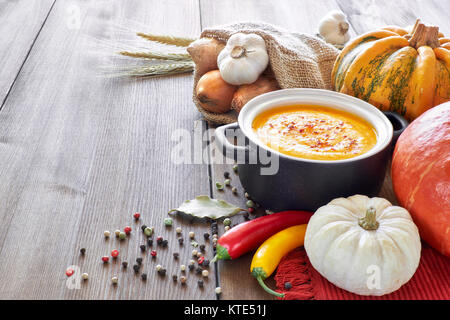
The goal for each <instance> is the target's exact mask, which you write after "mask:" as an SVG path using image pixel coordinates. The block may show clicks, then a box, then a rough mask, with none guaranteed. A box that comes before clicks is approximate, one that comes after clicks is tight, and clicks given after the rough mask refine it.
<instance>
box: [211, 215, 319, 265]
mask: <svg viewBox="0 0 450 320" xmlns="http://www.w3.org/2000/svg"><path fill="white" fill-rule="evenodd" d="M311 216H312V212H308V211H282V212H278V213H273V214H271V215H267V216H263V217H259V218H256V219H253V220H251V221H247V222H243V223H241V224H238V225H237V226H235V227H234V228H232V229H230V230H229V231H227V232H226V233H225V234H224V235H222V236H221V237H220V238H219V240H218V241H217V247H216V252H217V253H216V256H215V257H214V259H213V260H212V261H211V262H214V261H216V260H218V259H220V260H230V259H236V258H238V257H240V256H241V255H243V254H244V253H247V252H249V251H250V250H253V249H255V248H257V247H258V246H259V245H260V244H261V243H263V242H264V241H265V240H266V239H268V238H269V237H270V236H272V235H274V234H275V233H277V232H279V231H281V230H283V229H286V228H289V227H292V226H295V225H299V224H305V223H308V221H309V219H310V218H311Z"/></svg>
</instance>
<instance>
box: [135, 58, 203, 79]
mask: <svg viewBox="0 0 450 320" xmlns="http://www.w3.org/2000/svg"><path fill="white" fill-rule="evenodd" d="M193 70H194V63H193V62H191V61H186V62H177V63H170V64H158V65H153V66H148V67H141V68H137V69H134V70H132V71H130V72H129V75H131V76H139V77H155V76H169V75H174V74H180V73H188V72H192V71H193Z"/></svg>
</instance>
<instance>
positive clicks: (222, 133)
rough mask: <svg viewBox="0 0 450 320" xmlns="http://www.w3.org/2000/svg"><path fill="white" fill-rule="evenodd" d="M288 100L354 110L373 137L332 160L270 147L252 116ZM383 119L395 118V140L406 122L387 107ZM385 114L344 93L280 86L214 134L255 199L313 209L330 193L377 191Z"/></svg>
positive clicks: (388, 140)
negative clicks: (368, 145)
mask: <svg viewBox="0 0 450 320" xmlns="http://www.w3.org/2000/svg"><path fill="white" fill-rule="evenodd" d="M294 104H304V105H306V104H308V105H321V106H327V107H332V108H335V109H339V110H345V111H347V112H350V113H352V114H355V115H358V116H359V117H361V118H363V119H365V120H367V121H368V122H369V123H370V124H372V126H373V127H374V128H375V130H376V132H377V143H376V145H375V146H374V147H373V148H372V149H371V150H369V151H368V152H366V153H364V154H362V155H360V156H357V157H354V158H351V159H344V160H335V161H324V160H309V159H302V158H297V157H292V156H288V155H285V154H282V153H279V152H278V151H276V150H273V149H270V148H269V147H267V146H266V145H264V144H263V143H262V142H261V141H259V139H258V138H257V136H256V134H255V132H254V130H253V129H252V123H253V119H254V118H255V117H256V116H257V115H258V114H259V113H261V112H263V111H266V110H269V109H272V108H277V107H280V106H286V105H294ZM389 119H392V121H396V130H395V141H396V138H398V136H399V135H400V133H401V132H402V131H403V130H404V129H405V128H406V126H407V122H406V121H405V120H404V119H403V118H402V117H401V116H399V115H397V114H395V113H389ZM389 119H388V117H386V116H385V115H384V114H383V113H382V112H381V111H380V110H378V109H377V108H375V107H374V106H372V105H370V104H369V103H366V102H364V101H362V100H360V99H357V98H354V97H351V96H348V95H345V94H341V93H337V92H333V91H327V90H319V89H284V90H278V91H274V92H270V93H267V94H263V95H260V96H258V97H256V98H254V99H252V100H251V101H249V102H248V103H247V104H246V105H245V106H244V108H243V109H242V110H241V112H240V114H239V119H238V122H237V123H232V124H229V125H225V126H221V127H219V128H217V129H216V135H215V136H216V139H215V140H216V144H217V146H218V147H219V150H221V151H222V152H223V153H224V155H225V156H227V157H229V158H233V159H234V160H235V161H236V162H237V163H238V170H239V171H238V172H239V179H240V181H241V183H242V186H243V187H244V189H245V190H246V191H247V192H248V193H249V194H250V196H251V197H252V199H254V200H255V201H256V202H257V203H259V204H261V205H262V206H263V207H264V208H266V209H270V210H272V211H281V210H290V209H292V210H295V209H297V210H312V211H314V210H316V209H317V208H319V207H320V206H322V205H325V204H327V203H328V202H329V201H331V200H332V199H334V198H338V197H348V196H351V195H355V194H364V195H367V196H375V195H377V194H378V193H379V191H380V189H381V186H382V184H383V181H384V177H385V173H386V166H387V163H388V160H389V158H390V155H391V151H392V145H393V143H394V139H393V137H394V130H393V125H392V124H391V122H390V120H389ZM231 137H234V138H235V139H236V138H237V140H241V143H240V144H241V145H240V146H239V145H235V144H232V143H230V142H229V138H231Z"/></svg>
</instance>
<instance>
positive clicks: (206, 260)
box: [202, 259, 210, 268]
mask: <svg viewBox="0 0 450 320" xmlns="http://www.w3.org/2000/svg"><path fill="white" fill-rule="evenodd" d="M209 263H210V262H209V260H208V259H205V260H203V263H202V266H204V267H205V268H207V267H209Z"/></svg>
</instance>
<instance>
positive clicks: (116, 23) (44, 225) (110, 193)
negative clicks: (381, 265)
mask: <svg viewBox="0 0 450 320" xmlns="http://www.w3.org/2000/svg"><path fill="white" fill-rule="evenodd" d="M332 9H340V10H342V11H344V12H345V13H346V14H347V15H348V18H349V21H350V23H351V34H352V35H355V34H360V33H362V32H366V31H368V30H371V29H373V28H376V27H379V26H382V25H385V24H398V25H408V24H412V23H414V21H415V19H416V18H417V17H421V18H423V19H424V20H425V21H429V22H432V23H434V24H437V25H439V26H440V27H441V29H442V31H443V32H444V33H447V34H450V22H449V20H448V12H449V9H450V5H449V2H448V1H438V0H435V1H432V0H429V1H420V0H409V1H399V0H397V1H395V2H392V1H388V0H382V1H378V0H377V1H371V0H365V1H361V0H358V1H356V0H354V1H353V0H350V1H349V0H307V1H295V0H282V1H257V0H247V1H238V0H226V1H220V2H219V1H208V0H185V1H175V0H169V1H156V0H149V1H147V0H146V1H139V0H128V1H118V0H115V1H106V0H85V1H81V0H78V1H77V0H67V1H61V0H15V1H0V21H1V22H2V23H0V43H1V46H0V64H1V65H0V102H1V105H0V221H1V223H0V299H215V298H216V295H215V294H214V288H215V287H216V286H217V285H220V286H221V287H222V289H223V294H222V295H221V298H223V299H270V298H271V297H270V296H268V295H267V294H265V292H264V291H263V290H261V289H260V288H259V286H258V285H257V283H256V281H254V279H253V278H252V277H251V275H250V274H249V270H248V268H249V263H250V260H251V255H246V256H245V257H243V258H242V259H240V260H238V261H233V262H220V263H218V264H217V265H216V266H211V268H210V273H211V275H210V277H209V279H208V280H207V281H206V282H205V287H204V289H201V290H200V289H198V288H197V284H196V281H197V280H198V279H199V278H198V277H197V276H195V275H194V274H192V273H188V284H187V286H181V285H180V284H179V283H174V282H173V281H172V280H171V275H172V274H178V276H180V272H179V271H178V268H179V265H180V264H182V263H183V264H187V262H188V261H189V260H190V259H191V250H192V247H191V246H190V245H189V242H190V241H189V239H188V237H187V233H188V232H189V231H195V232H196V235H197V239H196V240H197V241H198V242H199V243H203V242H204V241H203V239H202V234H203V233H204V232H208V231H209V230H210V229H209V226H208V225H207V224H202V223H189V222H187V221H183V220H179V219H175V226H174V227H173V228H172V229H166V228H165V227H164V226H163V220H164V218H165V217H166V216H167V211H168V210H169V209H171V208H173V207H176V206H178V205H179V204H180V203H181V202H182V201H184V200H186V199H190V198H193V197H195V196H196V195H199V194H207V195H211V196H213V197H217V198H223V199H225V200H229V201H230V202H232V203H234V204H236V205H239V206H244V205H245V198H244V197H243V190H242V188H241V187H240V185H239V182H238V179H237V176H235V175H234V174H233V173H232V174H231V175H232V184H233V185H234V186H236V187H238V189H239V194H238V196H236V195H233V194H232V193H231V192H230V190H228V189H227V190H225V191H224V192H217V191H216V189H215V188H213V185H214V182H215V181H223V179H224V178H223V173H224V172H225V171H229V172H232V170H231V166H230V165H208V164H206V163H205V164H196V165H184V164H176V163H174V162H173V161H171V151H172V149H173V147H174V145H175V144H176V141H173V140H172V134H173V132H174V131H176V130H180V129H182V130H186V132H190V133H192V132H194V131H195V132H199V133H200V134H206V135H207V136H208V137H209V139H207V140H209V141H203V142H201V143H202V144H203V146H204V147H205V148H207V150H209V151H210V152H213V148H212V147H213V146H214V144H213V142H212V141H211V140H212V137H213V135H212V134H211V132H209V131H208V132H206V130H207V129H209V127H208V125H207V124H206V123H204V122H203V121H202V120H201V117H200V115H199V113H198V112H197V111H196V109H195V108H194V106H193V103H192V102H191V94H192V78H191V77H192V76H191V75H184V76H176V77H167V78H157V79H145V80H138V79H125V78H117V77H104V76H102V72H101V69H100V68H99V67H100V66H101V65H102V64H105V63H109V64H111V63H112V64H115V65H118V66H119V65H120V63H121V61H120V60H115V59H110V60H108V59H106V58H104V57H103V56H102V55H99V54H96V53H95V49H96V50H97V51H98V50H99V47H100V45H104V44H105V43H114V41H116V39H117V38H118V37H119V36H121V35H123V34H128V36H130V35H131V36H133V32H134V31H148V32H151V33H155V34H158V33H160V34H175V35H183V36H190V37H196V36H198V34H199V33H200V31H201V30H202V29H203V28H205V27H210V26H215V25H219V24H225V23H230V22H233V21H245V20H247V21H250V20H251V21H254V20H260V21H264V22H268V23H272V24H276V25H279V26H281V27H284V28H287V29H290V30H294V31H297V32H304V33H316V32H317V24H318V21H319V19H320V18H321V17H322V16H323V15H324V14H325V13H326V12H327V11H329V10H332ZM74 19H75V20H74ZM141 28H143V29H141ZM131 38H133V37H131ZM97 45H98V46H97ZM102 48H103V47H102ZM93 49H94V50H93ZM102 50H106V49H105V48H103V49H102ZM111 50H112V49H111ZM208 133H209V135H208ZM381 195H382V196H384V197H387V198H388V199H391V200H392V201H395V197H394V196H393V193H392V188H391V183H390V178H389V176H387V179H386V181H385V185H384V187H383V191H382V193H381ZM135 211H139V212H141V213H142V216H143V218H142V222H140V223H145V224H147V225H149V226H155V228H156V234H157V235H162V236H164V237H166V238H167V239H168V240H169V247H168V248H165V249H159V248H158V257H157V259H156V261H154V260H152V259H151V258H150V257H149V255H148V254H142V253H141V252H140V250H139V245H140V244H143V243H144V240H145V239H143V237H142V234H141V233H140V232H139V231H138V229H139V223H135V222H134V221H133V220H132V217H131V216H132V213H133V212H135ZM260 211H261V210H260ZM260 213H261V212H259V214H260ZM242 219H243V217H242V216H238V217H235V218H233V223H238V222H240V221H242ZM125 225H130V226H132V227H133V229H134V232H133V233H132V235H131V237H130V238H129V239H128V240H126V241H123V242H119V241H117V240H116V239H115V238H114V237H112V238H110V239H109V240H105V239H104V237H103V231H104V230H110V231H111V232H112V231H114V230H115V229H117V228H120V229H121V228H123V227H124V226H125ZM176 226H181V227H182V228H183V236H184V238H185V245H184V246H183V247H180V246H179V245H178V243H177V241H176V236H175V233H174V230H173V229H174V228H175V227H176ZM220 231H221V232H223V226H220ZM206 245H207V253H206V255H207V256H208V257H209V258H211V257H212V255H213V252H212V246H211V244H210V243H209V242H207V243H206ZM81 247H85V248H87V254H86V256H84V257H81V256H80V255H79V249H80V248H81ZM113 248H118V249H120V251H121V253H120V257H121V258H120V259H119V261H117V262H111V263H110V264H108V265H103V263H102V262H101V260H100V257H101V256H103V255H108V254H109V252H110V251H111V250H112V249H113ZM175 251H177V252H179V253H180V259H179V261H174V260H173V258H172V255H171V253H172V252H175ZM140 256H142V257H143V259H144V263H143V268H142V270H143V271H144V272H147V273H148V274H149V278H148V280H147V281H146V282H143V281H142V280H141V279H140V278H139V276H136V275H135V274H134V273H133V272H132V268H131V266H130V268H129V270H128V271H122V270H121V268H120V261H121V259H126V260H127V261H128V262H129V263H130V265H132V264H133V262H134V259H136V257H140ZM156 264H161V265H163V266H165V267H167V270H168V275H167V276H166V278H165V279H164V278H162V277H160V276H158V275H157V274H156V272H155V271H154V268H155V265H156ZM71 265H75V266H78V267H79V268H80V271H81V272H88V273H89V274H90V279H89V280H88V281H87V282H86V283H82V284H81V287H80V289H68V287H67V284H66V281H67V277H66V276H65V274H64V272H65V270H66V268H67V267H68V266H71ZM114 275H117V276H118V277H119V284H118V285H117V286H112V285H111V282H110V278H111V277H112V276H114ZM268 283H269V284H270V285H272V286H273V283H271V282H270V281H268Z"/></svg>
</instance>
